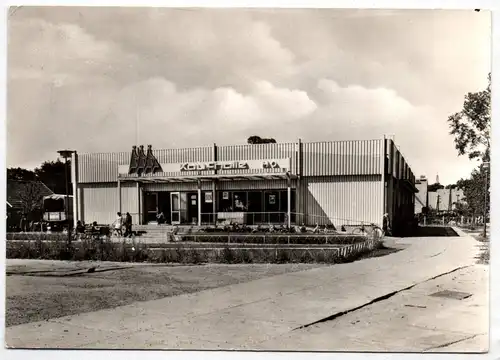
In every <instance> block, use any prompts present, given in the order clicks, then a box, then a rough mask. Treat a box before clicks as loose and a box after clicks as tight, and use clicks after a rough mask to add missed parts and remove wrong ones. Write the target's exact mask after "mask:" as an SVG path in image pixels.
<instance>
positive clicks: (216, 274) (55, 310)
mask: <svg viewBox="0 0 500 360" xmlns="http://www.w3.org/2000/svg"><path fill="white" fill-rule="evenodd" d="M319 266H321V265H318V264H249V265H225V264H210V265H199V266H175V267H172V266H148V265H141V266H134V267H130V268H127V269H122V270H116V271H109V272H102V273H93V274H82V275H80V276H73V277H43V276H21V275H12V276H7V277H6V326H13V325H18V324H24V323H29V322H34V321H42V320H48V319H51V318H56V317H61V316H66V315H74V314H78V313H85V312H91V311H98V310H102V309H107V308H114V307H116V306H123V305H128V304H131V303H133V302H136V301H148V300H155V299H160V298H164V297H169V296H176V295H181V294H184V293H193V292H197V291H201V290H206V289H212V288H217V287H221V286H227V285H231V284H237V283H241V282H248V281H252V280H257V279H261V278H265V277H269V276H275V275H281V274H285V273H289V272H294V271H302V270H308V269H312V268H316V267H319ZM25 270H27V271H29V270H36V269H33V268H32V269H30V268H29V267H28V268H26V269H25ZM166 321H167V320H166Z"/></svg>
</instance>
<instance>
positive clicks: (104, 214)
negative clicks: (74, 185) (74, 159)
mask: <svg viewBox="0 0 500 360" xmlns="http://www.w3.org/2000/svg"><path fill="white" fill-rule="evenodd" d="M80 189H81V190H80V195H81V199H80V202H81V203H82V204H83V211H82V220H83V221H85V223H87V224H89V223H92V222H94V221H97V223H98V224H111V223H112V222H113V221H115V219H116V213H117V212H118V211H119V201H118V184H117V183H107V184H89V185H80ZM121 191H122V212H123V213H126V212H127V211H128V212H129V213H130V215H132V221H133V223H134V224H137V223H138V220H139V217H138V216H139V214H138V213H139V199H138V192H137V187H136V185H135V184H132V183H130V184H122V185H121Z"/></svg>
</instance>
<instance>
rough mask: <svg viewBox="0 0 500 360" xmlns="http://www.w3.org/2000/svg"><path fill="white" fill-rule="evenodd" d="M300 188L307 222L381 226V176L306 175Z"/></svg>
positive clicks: (312, 223)
mask: <svg viewBox="0 0 500 360" xmlns="http://www.w3.org/2000/svg"><path fill="white" fill-rule="evenodd" d="M301 188H302V189H301V191H303V195H304V201H305V212H306V219H307V220H306V221H307V224H308V225H314V224H316V223H318V224H320V225H326V224H333V225H335V227H337V228H338V229H340V227H341V226H342V225H350V224H361V223H374V224H377V225H379V226H381V225H382V217H383V193H382V187H381V175H363V176H328V177H326V176H325V177H308V178H304V179H303V181H302V185H301Z"/></svg>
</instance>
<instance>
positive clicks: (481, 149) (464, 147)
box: [448, 74, 491, 161]
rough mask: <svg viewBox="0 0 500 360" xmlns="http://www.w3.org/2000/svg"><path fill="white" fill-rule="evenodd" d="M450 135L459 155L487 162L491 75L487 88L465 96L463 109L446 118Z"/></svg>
mask: <svg viewBox="0 0 500 360" xmlns="http://www.w3.org/2000/svg"><path fill="white" fill-rule="evenodd" d="M448 125H449V127H450V134H452V135H454V136H455V147H456V149H457V150H458V154H459V155H465V154H467V155H468V156H469V159H471V160H472V159H478V160H482V161H489V158H490V133H491V74H489V75H488V87H487V88H486V89H485V90H483V91H479V92H476V93H468V94H467V95H466V96H465V101H464V105H463V109H462V110H461V111H459V112H457V113H455V114H453V115H451V116H449V117H448Z"/></svg>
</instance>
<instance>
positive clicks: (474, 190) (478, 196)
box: [457, 167, 490, 216]
mask: <svg viewBox="0 0 500 360" xmlns="http://www.w3.org/2000/svg"><path fill="white" fill-rule="evenodd" d="M488 171H489V170H488V169H487V168H486V167H480V168H479V169H475V170H474V171H472V174H471V176H470V178H469V179H460V180H459V181H458V182H457V186H458V188H459V189H462V190H463V192H464V197H465V200H466V202H467V208H466V209H462V210H467V211H468V212H469V214H468V215H473V216H479V215H483V213H484V210H485V207H486V213H489V210H490V184H489V182H488V183H487V184H486V180H487V179H485V177H487V176H488ZM485 185H487V186H485ZM485 191H486V194H485ZM485 195H486V199H485ZM485 200H486V202H485Z"/></svg>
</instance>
